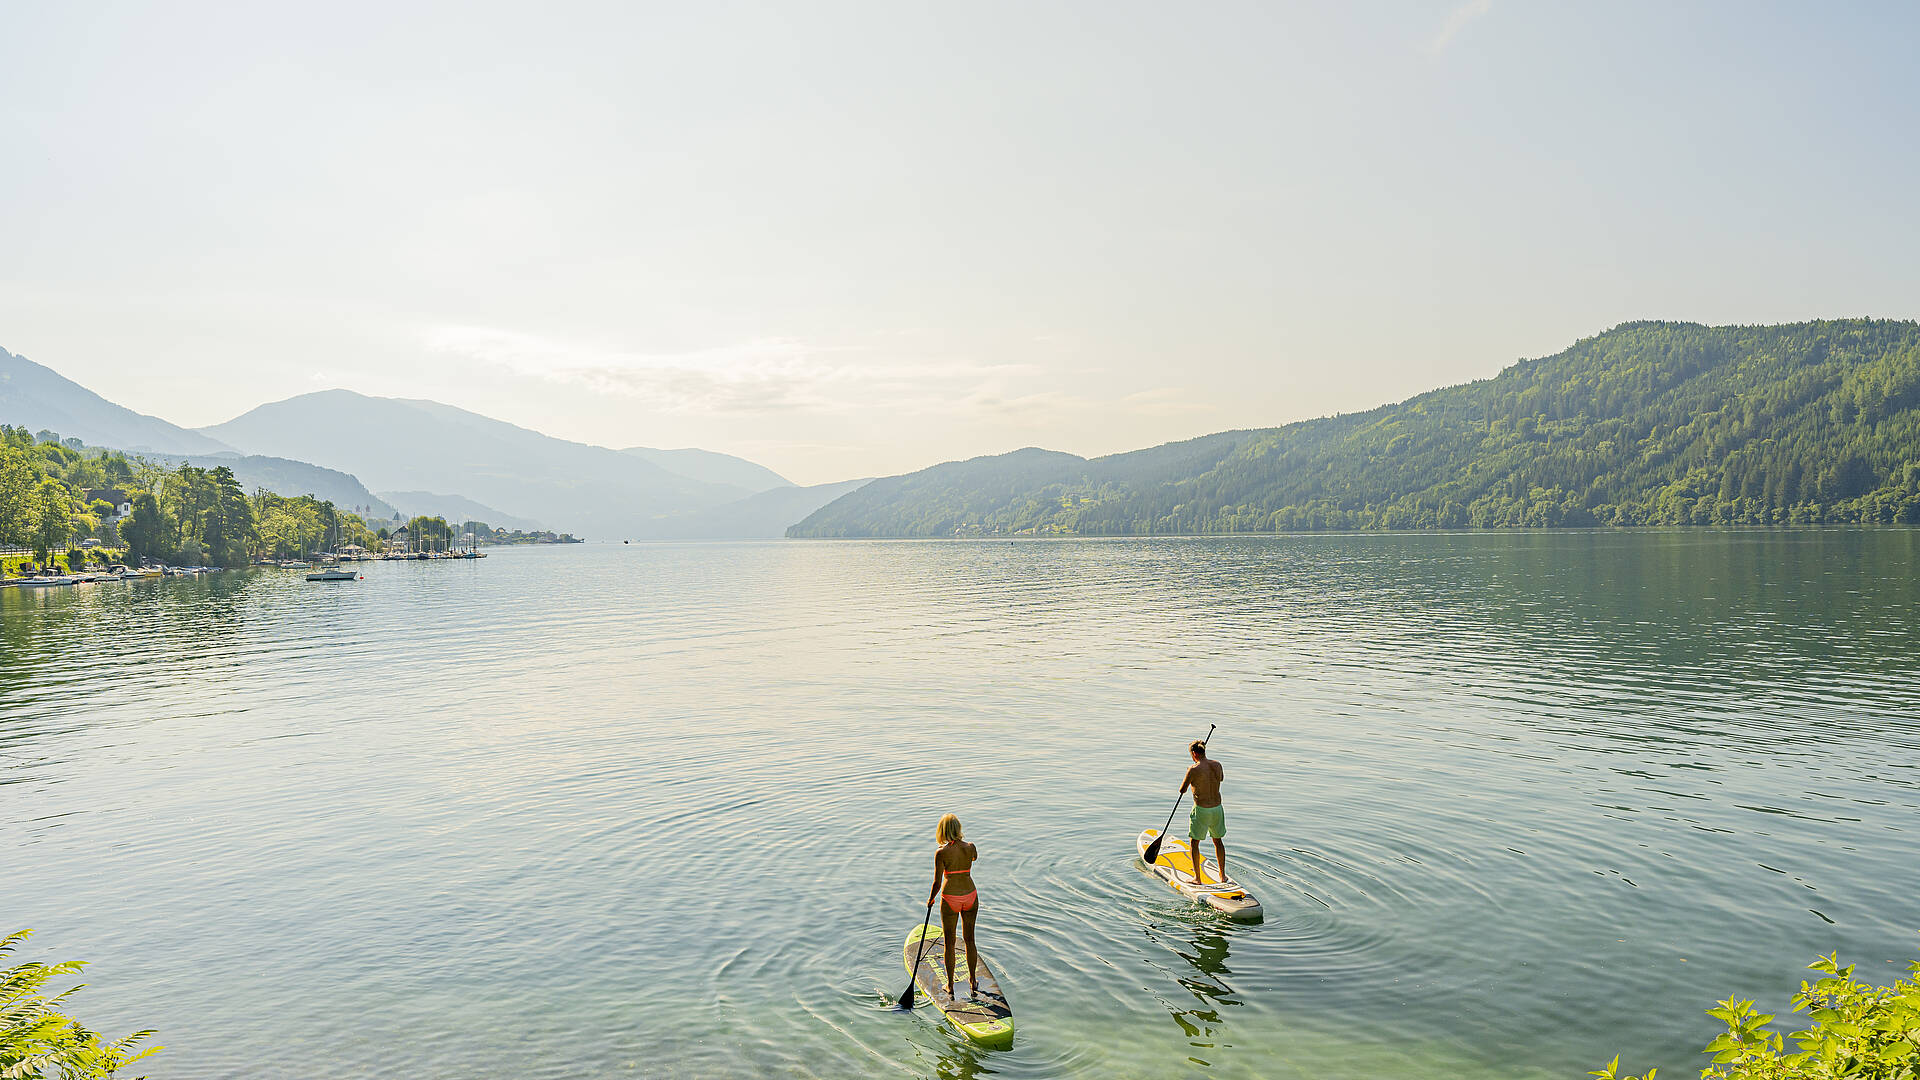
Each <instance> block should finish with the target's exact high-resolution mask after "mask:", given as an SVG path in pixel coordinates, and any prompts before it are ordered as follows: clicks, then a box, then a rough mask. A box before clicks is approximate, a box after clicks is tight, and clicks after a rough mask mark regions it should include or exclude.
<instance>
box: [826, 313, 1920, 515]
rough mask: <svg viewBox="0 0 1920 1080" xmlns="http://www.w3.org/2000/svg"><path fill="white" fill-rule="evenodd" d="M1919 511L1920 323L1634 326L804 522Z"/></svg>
mask: <svg viewBox="0 0 1920 1080" xmlns="http://www.w3.org/2000/svg"><path fill="white" fill-rule="evenodd" d="M1829 521H1838V522H1847V521H1857V522H1896V521H1903V522H1913V523H1920V325H1916V324H1915V323H1912V322H1905V321H1891V320H1875V319H1845V320H1836V321H1821V322H1811V323H1796V324H1791V325H1784V326H1719V327H1709V326H1701V325H1699V324H1695V323H1665V322H1640V323H1628V324H1625V325H1622V326H1619V327H1616V328H1614V329H1612V330H1609V331H1607V332H1606V333H1603V334H1600V335H1598V336H1596V337H1592V338H1588V339H1585V340H1583V341H1580V342H1577V343H1575V344H1574V345H1573V346H1572V347H1570V348H1568V349H1566V350H1565V351H1563V352H1560V353H1557V354H1555V355H1553V356H1549V357H1544V358H1541V359H1538V360H1523V361H1521V362H1519V363H1517V364H1515V365H1513V366H1512V367H1509V368H1507V369H1506V370H1505V371H1502V372H1501V373H1500V374H1499V375H1497V376H1495V377H1493V378H1491V379H1485V380H1482V381H1479V382H1473V383H1468V384H1465V385H1462V386H1454V387H1449V388H1447V389H1443V390H1435V391H1432V392H1429V393H1426V394H1421V395H1419V396H1418V397H1414V398H1410V399H1408V400H1407V401H1404V402H1400V403H1398V404H1395V405H1386V406H1382V407H1380V408H1377V409H1371V410H1368V411H1366V412H1362V413H1353V414H1347V415H1342V416H1334V417H1326V418H1322V419H1318V420H1308V421H1303V422H1301V423H1297V424H1289V425H1287V426H1285V427H1279V428H1266V429H1259V430H1252V431H1238V432H1222V433H1220V434H1216V435H1209V436H1205V437H1202V438H1198V439H1190V440H1187V441H1184V442H1178V443H1169V444H1167V445H1165V446H1158V447H1152V448H1150V449H1145V450H1136V451H1132V452H1130V453H1125V454H1115V455H1112V456H1110V457H1102V458H1095V459H1092V460H1085V459H1081V458H1077V457H1075V456H1073V455H1071V454H1061V453H1056V452H1052V451H1044V450H1032V449H1029V450H1020V451H1015V452H1014V453H1011V454H1003V455H1000V456H997V457H988V458H976V459H974V460H971V461H964V462H949V463H947V464H944V465H937V466H934V467H933V468H930V469H924V470H921V471H920V472H916V473H912V474H909V475H906V476H899V477H890V478H888V479H884V480H876V481H874V482H873V483H871V484H868V485H866V486H865V487H862V488H860V489H859V490H857V491H855V492H853V493H851V494H848V495H845V496H842V497H841V498H839V499H837V500H835V501H834V502H832V503H830V504H828V505H827V506H825V507H823V508H821V509H820V510H818V511H816V512H815V513H813V514H812V515H810V516H809V517H808V518H807V519H806V520H804V521H802V522H800V523H799V524H798V525H795V526H794V527H793V528H792V529H791V530H789V532H788V534H789V535H791V536H827V537H834V536H840V537H854V536H953V535H978V534H988V535H1009V534H1081V535H1126V534H1179V533H1218V532H1264V531H1274V530H1313V529H1426V528H1470V527H1471V528H1503V527H1547V526H1580V525H1645V524H1660V525H1667V524H1671V525H1686V524H1700V525H1705V524H1724V525H1739V524H1786V523H1801V522H1807V523H1814V522H1829Z"/></svg>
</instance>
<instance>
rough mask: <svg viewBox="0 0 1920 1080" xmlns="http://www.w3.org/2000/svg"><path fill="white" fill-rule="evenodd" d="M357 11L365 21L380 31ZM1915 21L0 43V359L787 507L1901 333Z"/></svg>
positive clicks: (170, 17) (1867, 16) (598, 12)
mask: <svg viewBox="0 0 1920 1080" xmlns="http://www.w3.org/2000/svg"><path fill="white" fill-rule="evenodd" d="M396 10H397V11H399V13H398V14H396ZM1917 38H1920V6H1915V5H1912V4H1888V5H1884V6H1874V5H1866V4H1858V5H1823V4H1811V3H1801V4H1793V5H1761V4H1754V3H1726V4H1711V3H1685V4H1675V3H1672V2H1660V3H1649V4H1628V3H1598V2H1596V3H1592V4H1588V5H1584V6H1573V5H1559V4H1547V3H1538V2H1532V3H1518V2H1513V0H1473V2H1469V3H1464V4H1451V3H1445V2H1442V3H1374V2H1369V3H1360V4H1348V3H1338V4H1335V3H1327V4H1324V5H1317V6H1292V5H1284V4H1279V3H1262V4H1249V5H1239V4H1225V3H1216V4H1203V5H1194V4H1170V3H1115V2H1111V0H1100V2H1089V3H1082V4H1034V3H1007V4H988V3H979V2H969V3H943V4H937V5H934V4H929V5H913V4H906V3H901V2H898V0H876V2H874V3H862V4H838V3H820V2H812V0H808V2H793V3H782V4H770V5H765V6H760V5H731V4H720V3H711V2H706V0H702V2H699V3H677V4H672V5H668V4H635V3H615V4H606V5H590V4H571V5H570V4H538V5H535V4H513V5H503V6H493V5H483V4H476V3H459V4H449V5H445V6H440V7H430V6H425V5H407V4H399V5H392V4H378V5H366V6H362V5H355V4H337V3H336V4H321V5H312V4H309V5H286V4H267V5H262V4H235V5H230V6H222V5H214V4H182V5H165V6H158V5H155V6H143V7H133V6H118V5H113V4H92V3H85V4H26V3H16V4H10V5H6V6H4V7H0V346H4V347H6V348H8V349H11V350H12V351H14V352H19V353H24V354H25V355H27V356H29V357H31V358H32V359H35V360H38V361H40V362H41V363H44V364H47V365H49V366H51V367H53V368H55V369H57V370H59V371H61V372H62V373H64V374H66V375H68V376H69V377H72V378H75V379H77V380H78V381H80V382H81V383H83V384H85V385H87V386H89V387H90V388H92V389H94V390H97V391H99V392H101V393H104V394H106V395H107V396H108V397H110V398H113V399H114V400H117V401H119V402H121V403H122V404H125V405H128V406H131V407H133V408H136V409H139V410H141V411H143V412H149V413H154V414H156V415H159V416H162V417H165V418H167V419H169V420H173V421H175V422H176V423H182V424H187V425H191V426H197V425H203V424H210V423H215V422H218V421H221V420H225V419H228V418H230V417H232V416H233V415H235V414H237V413H240V412H242V411H244V410H246V409H248V408H251V407H252V406H254V405H257V404H260V403H261V402H264V401H270V400H275V399H279V398H283V397H288V396H291V395H294V394H298V393H304V392H307V391H310V390H317V389H323V388H327V387H335V386H341V387H347V388H350V389H354V390H359V391H362V392H364V393H370V394H382V395H392V396H402V397H426V398H433V399H436V400H439V401H444V402H448V403H450V404H454V405H459V406H461V407H464V408H469V409H473V410H476V411H478V412H483V413H486V414H488V415H492V416H497V417H500V418H502V419H505V420H510V421H513V422H515V423H519V424H523V425H526V426H528V427H532V428H536V429H538V430H541V431H545V432H548V433H550V434H554V435H559V436H563V437H568V438H575V439H581V440H584V441H590V442H598V443H603V444H607V445H611V446H629V445H636V444H640V445H652V446H684V445H696V446H703V447H708V448H711V449H716V450H726V451H730V452H734V453H739V454H743V455H746V456H748V457H751V458H754V459H756V460H759V461H761V462H764V463H766V464H767V465H770V466H772V467H773V468H776V469H778V470H780V471H782V472H784V473H786V474H787V475H789V476H790V477H792V478H793V479H795V480H798V481H800V482H803V483H807V482H818V481H825V480H834V479H841V478H846V477H851V476H861V475H869V474H883V473H891V472H900V471H904V470H908V469H913V468H918V467H921V466H924V465H928V464H932V463H934V462H937V461H942V460H947V459H951V458H957V457H968V456H972V455H975V454H983V453H996V452H1000V451H1003V450H1009V449H1013V448H1016V447H1019V446H1024V445H1043V446H1048V447H1053V448H1057V449H1062V450H1071V451H1074V452H1076V453H1082V454H1097V453H1106V452H1111V451H1114V450H1120V449H1128V448H1132V447H1137V446H1142V445H1148V444H1152V443H1156V442H1162V441H1166V440H1168V439H1174V438H1180V437H1185V436H1189V435H1197V434H1201V433H1204V432H1207V431H1215V430H1220V429H1223V428H1234V427H1251V426H1261V425H1269V424H1276V423H1281V422H1285V421H1288V420H1295V419H1301V418H1304V417H1309V416H1315V415H1320V414H1324V413H1328V412H1335V411H1345V410H1353V409H1357V408H1364V407H1368V406H1372V405H1375V404H1379V403H1381V402H1385V401H1390V400H1395V399H1398V398H1401V397H1404V396H1406V395H1408V394H1411V393H1414V392H1417V391H1420V390H1424V389H1428V388H1431V387H1434V386H1437V385H1442V384H1446V383H1453V382H1459V381H1463V380H1466V379H1471V378H1478V377H1483V376H1487V375H1491V374H1493V373H1494V372H1496V371H1497V370H1499V369H1500V368H1501V367H1503V366H1505V365H1506V364H1508V363H1511V362H1512V361H1513V360H1514V359H1516V358H1518V357H1521V356H1537V355H1544V354H1546V353H1551V352H1554V351H1557V350H1559V349H1561V348H1563V347H1565V346H1566V345H1568V344H1570V343H1571V342H1572V341H1574V340H1575V339H1577V338H1580V337H1583V336H1587V335H1590V334H1593V333H1596V332H1598V331H1600V330H1603V329H1605V328H1606V327H1608V326H1611V325H1613V324H1615V323H1618V322H1622V321H1625V320H1629V319H1641V318H1672V319H1692V320H1699V321H1704V322H1776V321H1783V320H1792V319H1802V318H1809V317H1818V316H1846V315H1877V316H1894V317H1913V316H1915V315H1920V210H1917V209H1916V201H1915V199H1916V195H1915V193H1916V192H1920V140H1916V138H1915V134H1916V132H1920V115H1917V114H1920V64H1916V63H1915V61H1914V58H1913V53H1912V46H1913V42H1914V41H1915V40H1916V39H1917Z"/></svg>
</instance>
